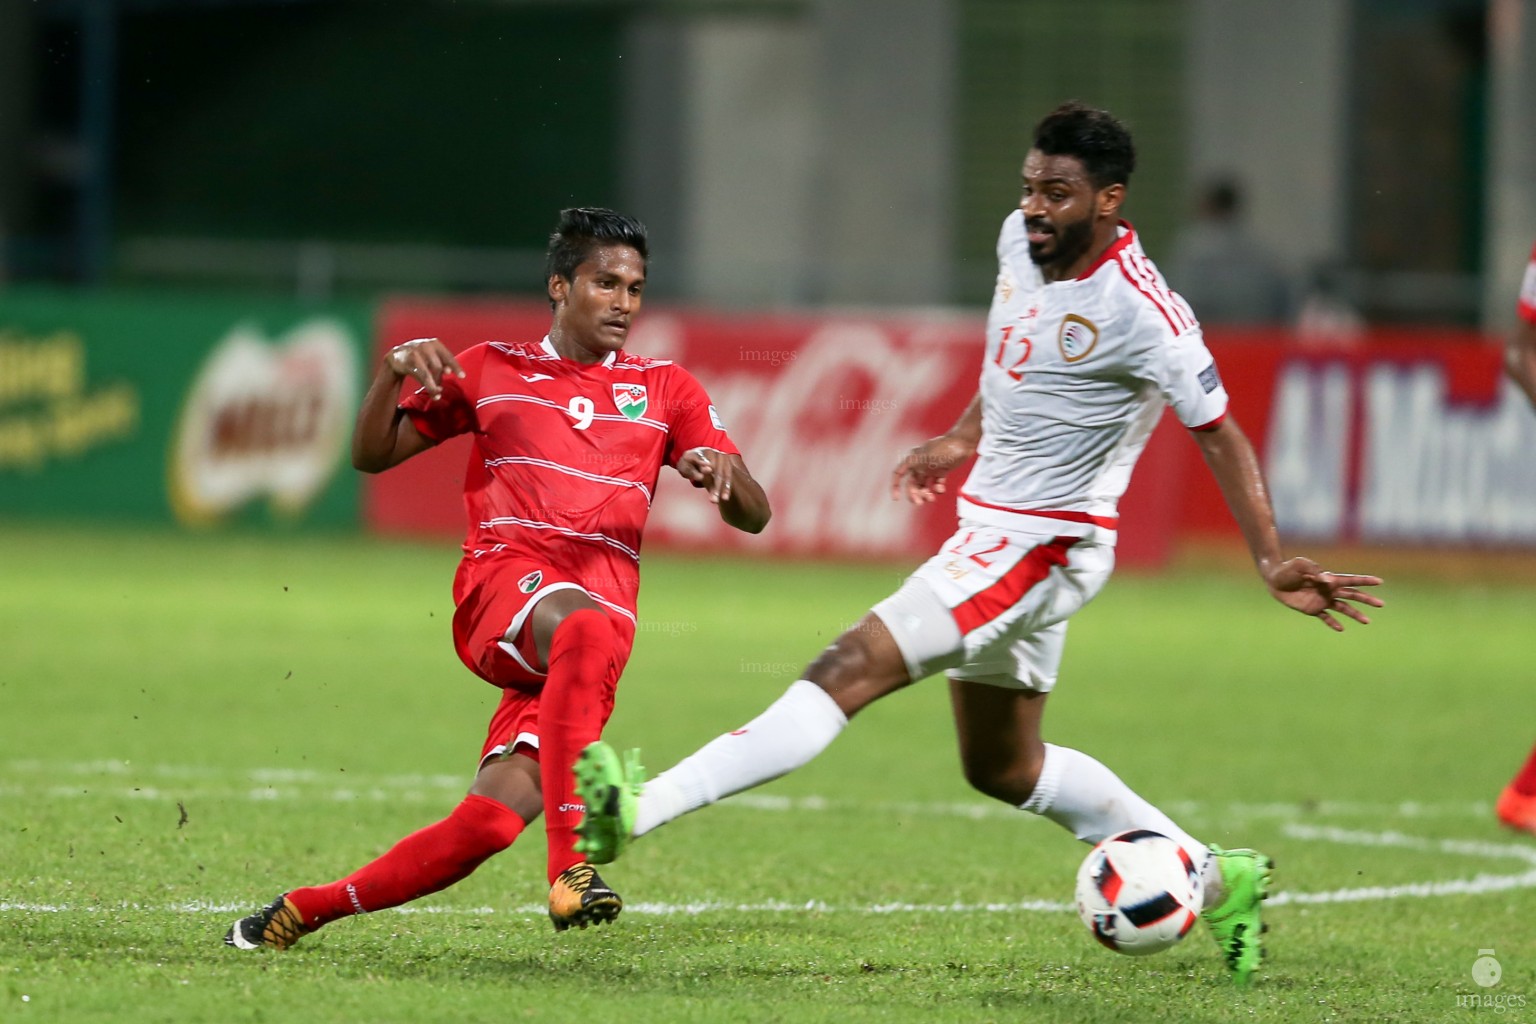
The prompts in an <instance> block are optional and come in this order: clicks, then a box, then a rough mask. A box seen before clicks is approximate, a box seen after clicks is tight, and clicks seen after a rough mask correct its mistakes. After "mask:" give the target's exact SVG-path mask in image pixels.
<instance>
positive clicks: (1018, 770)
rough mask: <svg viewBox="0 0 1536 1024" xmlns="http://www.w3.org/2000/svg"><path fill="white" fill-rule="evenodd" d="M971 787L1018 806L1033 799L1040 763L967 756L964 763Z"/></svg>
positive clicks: (1038, 777)
mask: <svg viewBox="0 0 1536 1024" xmlns="http://www.w3.org/2000/svg"><path fill="white" fill-rule="evenodd" d="M962 768H963V770H964V772H965V781H966V782H967V783H969V784H970V786H971V788H972V789H974V790H976V791H977V792H978V793H981V794H983V795H985V796H989V797H991V798H992V799H994V800H1001V801H1003V802H1004V803H1008V804H1013V805H1015V806H1018V805H1019V804H1022V803H1024V802H1025V801H1026V800H1028V799H1029V798H1030V795H1031V794H1033V793H1034V791H1035V784H1036V783H1038V782H1039V781H1040V761H1039V760H1038V759H1035V760H1034V761H1031V760H1030V759H1029V758H1028V757H1018V758H1013V759H996V758H980V757H968V758H966V759H965V760H964V762H963V763H962Z"/></svg>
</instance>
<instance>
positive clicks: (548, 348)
mask: <svg viewBox="0 0 1536 1024" xmlns="http://www.w3.org/2000/svg"><path fill="white" fill-rule="evenodd" d="M539 347H540V348H542V349H543V350H544V351H545V352H548V353H549V354H550V355H552V356H554V357H555V358H556V359H564V358H565V357H564V356H562V355H561V354H560V353H559V352H556V351H555V346H554V343H553V342H551V341H550V340H549V335H547V334H546V335H544V340H543V341H541V342H539ZM618 358H619V354H618V353H617V352H609V353H608V354H607V355H606V356H603V361H602V362H601V363H599V364H598V365H599V366H612V365H613V364H614V361H615V360H617V359H618Z"/></svg>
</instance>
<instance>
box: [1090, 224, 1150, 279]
mask: <svg viewBox="0 0 1536 1024" xmlns="http://www.w3.org/2000/svg"><path fill="white" fill-rule="evenodd" d="M1115 230H1116V231H1117V232H1119V234H1118V237H1116V238H1115V240H1114V241H1113V242H1110V243H1109V245H1108V246H1106V247H1105V248H1104V251H1103V252H1101V253H1099V258H1098V259H1096V260H1094V261H1093V265H1092V266H1090V267H1089V268H1088V269H1087V270H1085V271H1083V272H1082V273H1081V274H1078V275H1077V277H1076V278H1075V280H1078V281H1086V280H1088V279H1089V278H1090V277H1092V276H1093V275H1094V274H1096V273H1098V270H1099V268H1100V267H1102V266H1103V265H1104V264H1106V263H1108V262H1109V261H1110V260H1112V259H1115V258H1116V257H1118V256H1119V255H1120V254H1121V253H1122V252H1124V251H1125V250H1126V249H1131V248H1135V247H1137V246H1138V244H1139V243H1138V242H1137V241H1136V229H1135V228H1134V227H1132V226H1131V222H1130V221H1128V220H1122V221H1120V222H1119V223H1118V224H1117V226H1116V228H1115Z"/></svg>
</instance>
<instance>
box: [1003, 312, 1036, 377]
mask: <svg viewBox="0 0 1536 1024" xmlns="http://www.w3.org/2000/svg"><path fill="white" fill-rule="evenodd" d="M1013 330H1014V325H1013V324H1009V325H1008V326H1006V327H1004V328H1003V335H1002V337H1000V338H998V339H997V358H996V359H994V360H993V362H995V363H996V364H997V365H998V367H999V368H1000V369H1002V371H1003V372H1004V373H1006V374H1008V376H1010V377H1012V378H1013V379H1014V380H1023V379H1024V371H1023V370H1021V369H1019V367H1021V366H1023V365H1024V363H1025V362H1026V361H1027V360H1028V359H1029V354H1030V353H1031V352H1033V351H1034V349H1035V346H1034V343H1033V342H1032V341H1030V340H1029V339H1028V338H1020V339H1019V340H1018V344H1019V345H1021V346H1022V351H1021V352H1020V353H1019V358H1018V361H1017V362H1015V363H1014V364H1013V365H1012V366H1004V365H1003V355H1004V353H1005V352H1006V351H1007V350H1008V342H1009V339H1011V338H1012V337H1013Z"/></svg>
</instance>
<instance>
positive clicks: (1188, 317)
mask: <svg viewBox="0 0 1536 1024" xmlns="http://www.w3.org/2000/svg"><path fill="white" fill-rule="evenodd" d="M1127 237H1129V236H1127ZM1116 262H1117V263H1119V264H1120V272H1121V273H1123V274H1124V275H1125V279H1126V280H1127V281H1129V282H1131V285H1132V287H1134V288H1135V289H1136V290H1137V291H1139V292H1141V294H1143V295H1145V296H1146V297H1147V298H1148V299H1151V300H1152V305H1154V306H1156V307H1157V311H1158V312H1159V313H1161V314H1163V319H1164V320H1167V321H1168V326H1169V327H1171V328H1173V333H1174V334H1175V335H1179V334H1183V333H1184V332H1185V331H1187V330H1189V329H1190V328H1192V327H1194V326H1195V315H1194V313H1193V312H1192V311H1191V310H1190V308H1189V304H1188V303H1186V302H1185V301H1184V300H1183V299H1181V298H1179V296H1178V295H1177V293H1175V292H1174V291H1173V290H1172V289H1171V288H1169V287H1168V286H1167V285H1165V284H1163V283H1162V282H1160V281H1159V280H1158V277H1157V271H1155V270H1153V269H1152V261H1151V260H1149V259H1147V257H1146V255H1145V254H1143V253H1140V252H1136V251H1135V250H1132V249H1128V248H1127V249H1122V250H1121V251H1120V253H1119V254H1118V255H1117V257H1116Z"/></svg>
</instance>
